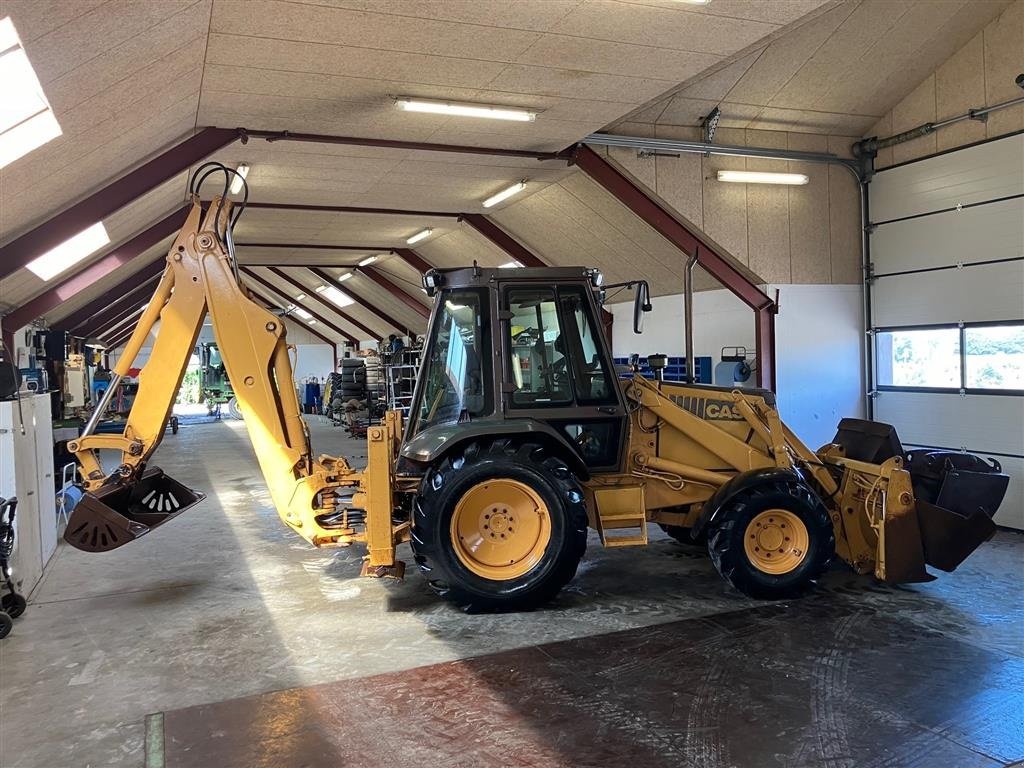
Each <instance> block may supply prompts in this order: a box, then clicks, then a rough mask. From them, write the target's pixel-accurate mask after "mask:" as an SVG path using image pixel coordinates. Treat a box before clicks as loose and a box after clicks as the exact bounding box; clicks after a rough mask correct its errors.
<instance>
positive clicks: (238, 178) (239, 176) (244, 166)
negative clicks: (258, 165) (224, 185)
mask: <svg viewBox="0 0 1024 768" xmlns="http://www.w3.org/2000/svg"><path fill="white" fill-rule="evenodd" d="M248 175H249V164H248V163H239V164H238V167H237V168H235V175H234V176H232V177H231V194H232V195H237V194H238V193H239V192H241V191H242V181H243V180H244V179H245V177H246V176H248Z"/></svg>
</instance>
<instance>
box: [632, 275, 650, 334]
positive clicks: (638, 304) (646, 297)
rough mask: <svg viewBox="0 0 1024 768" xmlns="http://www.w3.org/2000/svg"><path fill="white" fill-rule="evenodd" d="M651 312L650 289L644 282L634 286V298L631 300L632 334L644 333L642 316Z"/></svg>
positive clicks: (641, 281)
mask: <svg viewBox="0 0 1024 768" xmlns="http://www.w3.org/2000/svg"><path fill="white" fill-rule="evenodd" d="M650 311H651V289H650V286H648V285H647V281H646V280H640V281H638V282H637V284H636V296H635V297H634V299H633V333H643V332H644V314H646V313H647V312H650Z"/></svg>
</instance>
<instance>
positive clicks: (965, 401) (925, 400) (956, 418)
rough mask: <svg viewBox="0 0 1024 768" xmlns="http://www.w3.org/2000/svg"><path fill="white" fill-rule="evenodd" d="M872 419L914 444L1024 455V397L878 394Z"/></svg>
mask: <svg viewBox="0 0 1024 768" xmlns="http://www.w3.org/2000/svg"><path fill="white" fill-rule="evenodd" d="M875 419H876V420H878V421H882V422H885V423H887V424H892V425H893V426H895V427H896V430H897V431H898V432H899V435H900V439H901V440H902V441H903V442H906V443H916V444H918V445H937V446H942V447H946V448H953V449H960V448H966V449H967V450H968V451H993V452H995V453H1004V454H1013V455H1016V456H1024V398H1021V397H1013V396H1008V395H967V396H964V397H961V396H960V395H959V394H958V393H942V394H939V393H933V392H880V393H879V394H878V396H877V397H876V398H875Z"/></svg>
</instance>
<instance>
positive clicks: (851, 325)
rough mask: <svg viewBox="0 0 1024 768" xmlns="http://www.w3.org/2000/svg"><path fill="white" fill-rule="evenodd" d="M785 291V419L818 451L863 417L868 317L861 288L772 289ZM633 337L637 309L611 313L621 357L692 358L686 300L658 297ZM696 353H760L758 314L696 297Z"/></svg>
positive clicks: (720, 297) (781, 354) (781, 365)
mask: <svg viewBox="0 0 1024 768" xmlns="http://www.w3.org/2000/svg"><path fill="white" fill-rule="evenodd" d="M776 288H778V289H779V296H780V299H779V305H780V307H781V309H780V311H779V315H778V317H777V319H776V326H775V327H776V332H775V333H776V344H775V347H776V361H775V362H776V379H777V387H776V389H777V393H778V407H779V413H780V414H781V415H782V418H783V420H784V421H785V422H786V423H787V424H788V425H789V426H790V427H791V428H792V429H793V430H794V431H795V432H796V433H797V434H798V435H799V436H800V438H801V439H802V440H803V441H804V442H806V443H807V444H808V445H809V446H810V447H811V448H812V449H816V448H818V447H819V446H821V445H823V444H825V443H827V442H829V441H830V440H831V439H832V437H833V436H834V435H835V433H836V425H837V424H838V423H839V419H841V418H842V417H844V416H853V417H859V416H861V415H862V414H863V381H864V375H863V370H862V365H863V349H862V346H861V345H862V343H863V340H864V334H863V330H862V329H863V317H862V311H863V310H862V306H861V289H860V286H856V285H770V286H768V293H769V294H774V292H775V289H776ZM651 303H652V304H653V307H654V309H653V311H652V312H651V313H650V314H648V315H647V317H646V319H645V325H644V332H643V334H641V335H639V336H637V335H636V334H634V333H633V305H632V303H629V304H614V305H611V306H610V307H609V309H610V310H611V312H612V314H613V315H614V316H615V322H614V325H613V328H612V336H613V338H612V342H613V350H614V354H615V355H616V357H622V356H625V355H628V354H631V353H633V352H636V353H639V354H641V355H649V354H652V353H654V352H661V353H664V354H667V355H672V356H682V355H683V354H684V347H685V341H684V335H683V329H684V323H683V297H682V296H679V295H674V296H658V297H656V298H654V299H653V300H652V302H651ZM693 321H694V323H693V325H694V328H693V348H694V353H695V354H696V355H697V356H710V357H711V358H712V362H713V363H717V362H718V361H719V360H720V359H721V349H722V347H724V346H735V345H742V346H746V348H747V349H748V350H749V351H750V354H751V355H753V352H754V313H753V312H752V311H751V310H750V308H748V307H747V306H745V305H744V304H742V303H741V302H740V301H739V299H737V298H736V297H735V296H733V295H732V294H731V293H729V292H728V291H725V290H720V291H701V292H699V293H697V294H695V295H694V312H693Z"/></svg>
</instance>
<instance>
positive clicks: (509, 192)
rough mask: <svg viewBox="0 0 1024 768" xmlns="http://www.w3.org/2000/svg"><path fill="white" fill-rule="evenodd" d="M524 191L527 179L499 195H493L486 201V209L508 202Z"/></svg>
mask: <svg viewBox="0 0 1024 768" xmlns="http://www.w3.org/2000/svg"><path fill="white" fill-rule="evenodd" d="M524 189H526V179H523V180H522V181H517V182H516V183H515V184H513V185H512V186H511V187H509V188H508V189H503V190H501V192H499V193H498V194H496V195H491V196H490V197H488V198H487V199H486V200H484V208H490V207H491V206H492V205H497V204H498V203H500V202H501V201H502V200H508V199H509V198H510V197H512V195H515V194H518V193H520V192H522V191H523V190H524Z"/></svg>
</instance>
